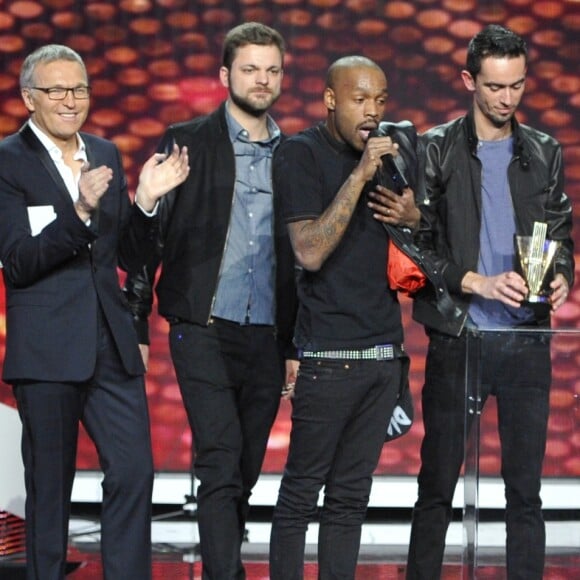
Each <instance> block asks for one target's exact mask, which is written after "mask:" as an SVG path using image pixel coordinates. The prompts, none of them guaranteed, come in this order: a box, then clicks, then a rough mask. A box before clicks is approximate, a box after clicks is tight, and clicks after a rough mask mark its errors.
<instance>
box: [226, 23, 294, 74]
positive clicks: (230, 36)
mask: <svg viewBox="0 0 580 580" xmlns="http://www.w3.org/2000/svg"><path fill="white" fill-rule="evenodd" d="M248 44H257V45H260V46H270V45H274V46H277V47H278V50H280V54H281V55H282V60H284V52H285V50H286V45H285V43H284V39H283V38H282V35H281V34H280V33H279V32H278V31H277V30H274V29H273V28H270V27H269V26H266V25H265V24H261V23H260V22H244V23H243V24H240V25H239V26H236V27H235V28H232V29H231V30H230V31H229V32H228V33H227V34H226V37H225V38H224V43H223V52H222V66H225V67H226V68H227V69H229V68H231V66H232V62H234V58H235V57H236V52H237V50H238V48H241V47H242V46H247V45H248Z"/></svg>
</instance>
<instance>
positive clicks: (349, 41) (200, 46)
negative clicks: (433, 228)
mask: <svg viewBox="0 0 580 580" xmlns="http://www.w3.org/2000/svg"><path fill="white" fill-rule="evenodd" d="M244 20H259V21H262V22H265V23H267V24H270V25H272V26H274V27H276V28H277V29H278V30H279V31H280V32H281V33H282V34H283V36H284V37H285V39H286V42H287V45H288V49H287V58H286V65H285V77H284V93H283V96H282V97H281V99H280V100H279V102H278V103H277V105H276V106H275V109H274V112H273V114H274V116H275V118H276V120H277V121H278V123H279V125H280V126H281V128H282V129H283V130H284V131H285V132H286V133H289V134H291V133H295V132H297V131H299V130H301V129H303V128H305V127H307V126H309V125H311V124H313V123H315V122H317V121H319V120H320V119H322V118H323V117H324V115H325V110H324V108H323V106H322V102H321V93H322V89H323V86H324V78H325V73H326V68H327V67H328V65H329V64H330V63H331V62H332V61H333V60H335V59H336V58H339V57H340V56H344V55H346V54H354V53H358V54H364V55H366V56H369V57H371V58H373V59H375V60H376V61H377V62H378V63H379V64H380V65H381V66H382V67H383V68H384V70H385V72H386V73H387V77H388V80H389V92H390V98H389V102H388V107H387V116H388V117H389V118H391V119H394V120H401V119H409V120H411V121H413V122H414V123H415V124H416V125H417V127H418V129H419V130H425V129H427V128H429V127H431V126H433V125H435V124H437V123H441V122H444V121H446V120H449V119H451V118H453V117H455V116H457V115H459V114H462V113H463V112H464V111H465V108H466V107H467V106H468V105H469V97H468V95H467V93H466V92H465V90H464V88H463V85H462V82H461V80H460V76H459V73H460V70H461V67H462V65H463V62H464V59H465V46H466V43H467V41H468V39H469V38H470V37H471V36H472V35H473V34H474V33H475V32H477V31H478V30H479V29H480V28H481V27H482V26H484V25H485V24H488V23H490V22H498V23H503V24H506V25H508V26H511V27H512V28H514V29H515V30H516V31H517V32H519V33H521V34H523V35H524V36H525V37H526V40H527V41H528V46H529V49H530V55H531V62H530V70H529V75H528V81H527V91H526V95H525V97H524V101H523V104H522V106H521V109H520V115H519V118H520V120H522V121H523V122H527V123H529V124H532V125H534V126H536V127H538V128H540V129H543V130H545V131H547V132H548V133H550V134H552V135H553V136H555V137H556V138H557V139H559V140H560V142H561V143H562V144H563V146H564V156H565V161H566V176H567V193H568V194H569V195H570V196H571V197H572V198H573V200H575V201H576V206H575V212H574V213H575V217H576V216H577V215H578V212H579V211H580V209H579V208H580V127H579V125H578V119H579V115H578V109H579V108H580V98H579V96H578V95H579V89H580V73H579V69H578V67H579V64H578V63H579V59H578V54H579V53H580V4H578V3H577V2H575V1H573V0H555V1H537V0H505V1H503V2H501V1H500V2H493V3H478V2H476V0H461V1H459V0H443V1H439V0H437V1H436V0H416V1H414V2H411V1H402V0H393V1H388V0H386V1H385V0H344V1H339V0H240V1H238V2H232V1H227V0H199V1H197V2H188V1H186V0H157V1H152V0H121V1H120V2H105V1H90V0H89V1H86V2H80V1H78V0H44V1H42V2H40V1H24V0H22V1H8V0H0V62H1V63H2V67H1V68H0V138H1V137H4V136H6V135H8V134H10V133H12V132H14V131H16V130H18V128H19V127H20V126H21V125H22V123H23V122H24V121H25V120H26V116H27V114H26V111H25V109H24V107H23V105H22V103H21V101H20V98H19V94H18V74H19V69H20V65H21V62H22V59H23V58H24V57H25V56H26V55H27V54H28V53H29V52H30V51H31V50H33V49H34V48H36V47H37V46H39V45H41V44H45V43H48V42H57V43H63V44H68V45H69V46H71V47H73V48H74V49H76V50H78V51H79V52H80V53H81V54H82V56H83V57H84V59H85V61H86V63H87V67H88V69H89V73H90V76H91V85H92V86H93V98H92V111H91V115H90V117H89V120H88V123H87V124H86V126H85V130H87V131H91V132H94V133H97V134H99V135H102V136H104V137H107V138H109V139H112V140H113V141H115V142H116V143H117V145H118V146H119V148H120V150H121V152H122V154H123V159H124V163H125V168H126V171H127V174H128V179H129V184H130V187H134V185H135V181H136V177H137V175H138V171H139V168H140V166H141V164H142V163H143V162H144V160H145V159H146V158H147V157H148V156H149V155H150V154H151V153H152V152H153V151H154V150H155V147H156V144H157V141H158V140H159V138H160V136H161V135H162V133H163V131H164V128H165V126H166V125H167V124H169V123H172V122H176V121H181V120H184V119H188V118H190V117H192V116H196V115H200V114H204V113H207V112H209V111H211V110H212V109H214V108H215V107H216V106H217V105H218V103H219V102H220V101H221V100H222V99H223V98H224V96H225V92H224V89H223V88H222V87H221V85H220V83H219V81H218V68H219V65H220V47H221V41H222V38H223V35H224V33H225V32H226V31H227V30H228V29H229V28H230V27H231V26H233V25H235V24H237V23H239V22H242V21H244ZM576 238H577V240H578V235H576ZM402 302H403V311H404V317H405V328H406V341H405V342H406V345H407V350H408V351H409V352H410V354H411V357H412V367H411V388H412V391H413V393H414V395H415V401H416V420H415V424H414V426H413V428H412V429H411V431H410V433H409V434H408V435H406V436H405V437H404V438H402V439H400V440H398V441H396V442H393V443H391V444H389V445H385V447H384V450H383V453H382V456H381V460H380V464H379V467H378V469H377V472H378V473H384V474H409V475H415V474H416V473H417V471H418V468H419V448H420V442H421V437H422V433H423V431H422V426H421V408H420V390H421V385H422V378H423V370H424V357H425V346H426V340H425V336H424V333H423V330H422V328H421V327H419V326H418V325H417V324H416V323H414V322H412V321H411V320H410V303H409V301H408V300H406V299H403V300H402ZM579 321H580V293H579V291H578V290H575V291H573V292H572V294H571V298H570V300H569V302H568V303H567V304H566V305H565V306H564V307H563V308H562V309H561V310H560V311H559V312H558V315H557V316H556V317H555V318H554V323H555V327H556V328H572V329H576V328H578V327H579ZM151 326H152V344H151V351H152V354H151V361H150V368H149V372H148V376H147V392H148V397H149V402H150V411H151V421H152V437H153V444H154V454H155V464H156V468H157V470H162V471H186V470H188V469H189V466H190V462H191V451H190V448H191V435H190V431H189V428H188V426H187V420H186V418H185V413H184V411H183V407H182V404H181V400H180V395H179V391H178V388H177V386H176V383H175V377H174V374H173V369H172V365H171V361H170V358H169V352H168V347H167V339H166V333H167V325H166V323H165V321H164V320H162V319H160V318H159V317H157V316H156V315H155V316H153V318H152V320H151ZM4 338H5V316H4V296H3V292H2V296H1V298H0V359H1V358H2V357H3V353H4V348H5V340H4ZM553 353H554V355H553V356H554V384H553V388H552V393H551V404H552V405H551V406H552V412H551V418H550V425H549V434H550V441H549V444H548V448H547V454H546V462H545V475H547V476H558V477H578V476H580V460H579V456H580V454H579V451H580V431H579V429H578V408H579V405H578V399H579V397H580V378H578V364H579V362H580V341H579V340H578V338H577V337H575V338H570V337H568V338H566V337H564V336H562V337H558V338H556V339H555V340H554V348H553ZM0 401H3V402H6V403H8V404H11V405H12V404H13V400H12V396H11V393H10V390H9V388H8V387H6V386H2V387H0ZM289 428H290V405H289V404H288V403H286V402H283V403H282V405H281V408H280V413H279V416H278V419H277V421H276V423H275V425H274V428H273V430H272V434H271V438H270V442H269V447H268V452H267V457H266V462H265V465H264V471H266V472H280V471H281V470H282V468H283V465H284V461H285V457H286V451H287V444H288V434H289ZM498 445H499V443H498V439H497V434H496V420H495V410H494V401H493V399H492V400H490V401H489V402H488V404H487V406H486V409H485V411H484V414H483V416H482V445H481V469H482V474H484V475H497V474H498V473H499V448H498ZM78 466H79V468H81V469H98V463H97V460H96V454H95V452H94V449H93V446H92V444H91V442H90V441H89V440H88V437H87V436H86V434H84V433H83V434H82V436H81V441H80V443H79V455H78Z"/></svg>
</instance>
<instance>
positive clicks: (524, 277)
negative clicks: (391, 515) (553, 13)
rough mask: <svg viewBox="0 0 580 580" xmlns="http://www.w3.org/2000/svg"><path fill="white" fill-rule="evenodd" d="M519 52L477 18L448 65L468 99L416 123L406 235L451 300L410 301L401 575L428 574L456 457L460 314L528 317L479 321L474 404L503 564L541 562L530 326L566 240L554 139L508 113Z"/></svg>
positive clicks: (472, 320)
mask: <svg viewBox="0 0 580 580" xmlns="http://www.w3.org/2000/svg"><path fill="white" fill-rule="evenodd" d="M527 61H528V57H527V49H526V45H525V43H524V41H523V40H522V39H521V38H520V37H519V36H517V35H516V34H514V33H513V32H512V31H510V30H508V29H506V28H503V27H501V26H498V25H490V26H488V27H486V28H485V29H483V30H482V31H481V32H479V33H478V34H477V35H475V36H474V37H473V39H472V40H471V42H470V43H469V47H468V51H467V64H466V68H465V70H463V71H462V73H461V77H462V80H463V82H464V85H465V87H466V88H467V90H468V91H469V92H470V93H472V96H473V103H472V106H471V110H470V111H469V112H468V113H467V114H466V115H465V116H463V117H460V118H458V119H455V120H453V121H451V122H449V123H447V124H445V125H442V126H439V127H435V128H434V129H431V130H430V131H428V132H427V133H426V134H425V135H423V136H422V140H423V144H424V146H425V153H426V188H427V191H426V201H425V203H424V204H423V205H422V206H421V207H420V209H421V213H422V218H421V226H420V230H419V232H418V235H417V243H418V244H419V245H420V246H421V248H422V249H423V250H424V251H425V252H428V253H430V254H432V256H433V258H434V259H435V260H437V261H438V263H439V266H440V268H441V271H442V272H443V276H444V278H445V281H446V282H447V285H448V288H449V290H450V292H451V294H452V298H453V300H454V302H455V305H456V308H457V309H456V311H457V312H458V313H460V314H459V315H458V316H456V317H454V318H445V317H444V316H442V315H441V313H440V312H439V311H438V310H437V308H436V296H435V293H434V292H433V290H432V289H429V288H425V289H423V290H422V291H421V292H420V293H419V295H418V296H417V298H416V299H415V302H414V318H415V319H416V320H417V321H419V322H421V323H422V324H424V325H425V327H426V330H427V333H428V335H429V348H428V354H427V364H426V370H425V385H424V389H423V394H422V404H423V420H424V425H425V437H424V440H423V443H422V447H421V462H422V463H421V470H420V473H419V478H418V483H419V497H418V500H417V503H416V504H415V508H414V512H413V524H412V530H411V541H410V547H409V558H408V568H407V578H408V579H427V578H428V579H430V580H432V579H434V578H439V577H440V575H441V566H442V561H443V552H444V548H445V534H446V531H447V527H448V525H449V522H450V520H451V515H452V507H451V502H452V498H453V494H454V490H455V486H456V483H457V480H458V477H459V473H460V470H461V464H462V462H463V457H464V429H465V354H466V340H467V333H468V332H469V329H470V328H479V329H501V330H504V329H512V328H513V329H520V328H524V329H531V330H532V332H520V333H518V332H516V331H514V332H504V333H501V332H497V333H494V332H487V333H483V334H482V341H481V345H482V351H481V368H482V384H481V397H482V401H481V404H482V405H483V404H484V403H485V400H486V399H487V397H488V396H489V395H493V396H495V397H496V399H497V407H498V423H499V433H500V440H501V465H502V467H501V473H502V477H503V479H504V483H505V490H506V491H505V495H506V527H507V573H508V578H509V579H510V580H513V579H515V578H521V579H525V580H540V579H541V578H542V574H543V567H544V553H545V529H544V522H543V518H542V513H541V505H542V504H541V499H540V481H541V472H542V462H543V457H544V452H545V445H546V433H547V422H548V412H549V391H550V382H551V367H550V346H549V336H548V335H547V333H542V332H533V330H534V329H536V328H537V329H541V328H549V326H550V314H551V313H553V312H555V311H556V310H557V309H558V308H559V307H560V306H562V304H564V302H565V301H566V299H567V297H568V294H569V291H570V288H571V287H572V284H573V279H574V249H573V242H572V238H571V228H572V209H571V205H570V200H569V199H568V197H567V196H566V194H565V193H564V190H563V187H564V172H563V161H562V150H561V147H560V144H559V143H558V142H557V141H556V140H554V139H553V138H552V137H550V136H548V135H546V134H545V133H542V132H540V131H538V130H535V129H533V128H531V127H529V126H526V125H523V124H519V123H518V121H517V120H516V118H515V116H514V114H515V112H516V109H517V107H518V105H519V103H520V100H521V98H522V95H523V93H524V88H525V81H526V71H527V64H528V62H527Z"/></svg>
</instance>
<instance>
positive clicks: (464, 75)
mask: <svg viewBox="0 0 580 580" xmlns="http://www.w3.org/2000/svg"><path fill="white" fill-rule="evenodd" d="M461 79H462V80H463V84H464V85H465V88H466V89H467V90H468V91H472V92H473V91H475V79H474V78H473V77H472V76H471V73H470V72H469V71H466V70H462V71H461Z"/></svg>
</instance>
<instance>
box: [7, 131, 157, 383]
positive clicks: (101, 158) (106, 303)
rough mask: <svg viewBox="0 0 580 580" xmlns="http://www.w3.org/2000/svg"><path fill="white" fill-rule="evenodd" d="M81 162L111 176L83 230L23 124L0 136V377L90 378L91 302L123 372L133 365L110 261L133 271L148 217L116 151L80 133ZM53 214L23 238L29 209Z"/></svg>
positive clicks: (126, 317) (132, 344)
mask: <svg viewBox="0 0 580 580" xmlns="http://www.w3.org/2000/svg"><path fill="white" fill-rule="evenodd" d="M82 138H83V140H84V142H85V144H86V147H87V156H88V159H89V162H90V164H91V167H94V168H96V167H98V166H100V165H107V166H109V167H111V168H112V170H113V179H112V181H111V183H110V185H109V189H108V191H107V192H106V193H105V195H104V196H103V197H102V199H101V202H100V206H99V210H98V212H97V213H96V214H95V215H94V217H93V219H92V220H91V224H90V226H89V227H87V225H86V224H85V223H83V222H82V221H81V220H80V219H79V217H78V216H77V214H76V212H75V210H74V207H73V202H72V199H71V197H70V195H69V193H68V191H67V189H66V186H65V184H64V182H63V180H62V178H61V177H60V174H59V173H58V170H57V169H56V167H55V165H54V163H53V161H52V160H51V158H50V156H49V155H48V152H47V151H46V149H45V148H44V147H43V146H42V144H41V143H40V141H39V140H38V139H37V138H36V136H35V135H34V133H33V132H32V130H31V129H30V127H29V126H28V125H25V126H24V127H23V128H22V129H21V130H20V132H19V133H17V134H14V135H11V136H9V137H7V138H6V139H4V140H3V141H2V142H0V260H1V261H2V265H3V275H4V283H5V287H6V353H5V357H4V369H3V379H4V381H6V382H8V383H13V382H15V381H20V380H41V381H60V382H71V381H72V382H76V381H84V380H87V379H88V378H90V377H91V375H92V374H93V371H94V369H95V362H96V353H97V340H98V326H97V325H98V322H97V321H98V310H99V308H98V305H99V304H100V306H101V310H102V313H103V314H104V317H105V319H106V321H107V323H108V325H109V327H110V329H111V332H112V335H113V337H114V340H115V343H116V345H117V348H118V351H119V353H120V355H121V359H122V362H123V365H124V367H125V369H126V370H127V372H128V373H129V374H131V375H138V374H141V373H143V371H144V368H143V363H142V360H141V356H140V354H139V349H138V346H137V338H136V333H135V330H134V327H133V325H132V320H131V315H130V313H129V311H128V309H127V304H126V301H125V299H124V296H123V294H122V292H121V290H120V287H119V279H118V272H117V266H118V265H119V266H121V267H122V268H124V269H128V268H130V269H135V268H138V267H139V265H140V262H139V260H140V255H142V254H143V251H147V248H146V247H145V245H146V242H147V240H148V238H149V237H151V236H150V235H149V230H150V225H151V222H152V221H153V220H152V219H151V218H147V217H145V216H144V215H143V214H142V212H141V211H140V210H138V209H137V208H134V207H133V206H132V205H131V202H130V199H129V197H128V194H127V184H126V179H125V174H124V171H123V167H122V165H121V158H120V155H119V152H118V150H117V148H116V147H115V145H114V144H113V143H111V142H109V141H106V140H104V139H101V138H99V137H95V136H92V135H88V134H85V133H83V134H82ZM34 206H48V208H44V209H39V208H38V207H37V208H36V210H32V211H39V212H41V213H43V212H44V213H47V212H50V211H51V210H54V213H55V214H56V217H55V219H54V220H53V221H52V222H50V223H49V224H48V225H46V227H44V229H42V231H41V232H40V233H39V234H37V235H31V234H32V232H31V225H30V220H29V212H30V211H31V210H29V208H31V207H34Z"/></svg>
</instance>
